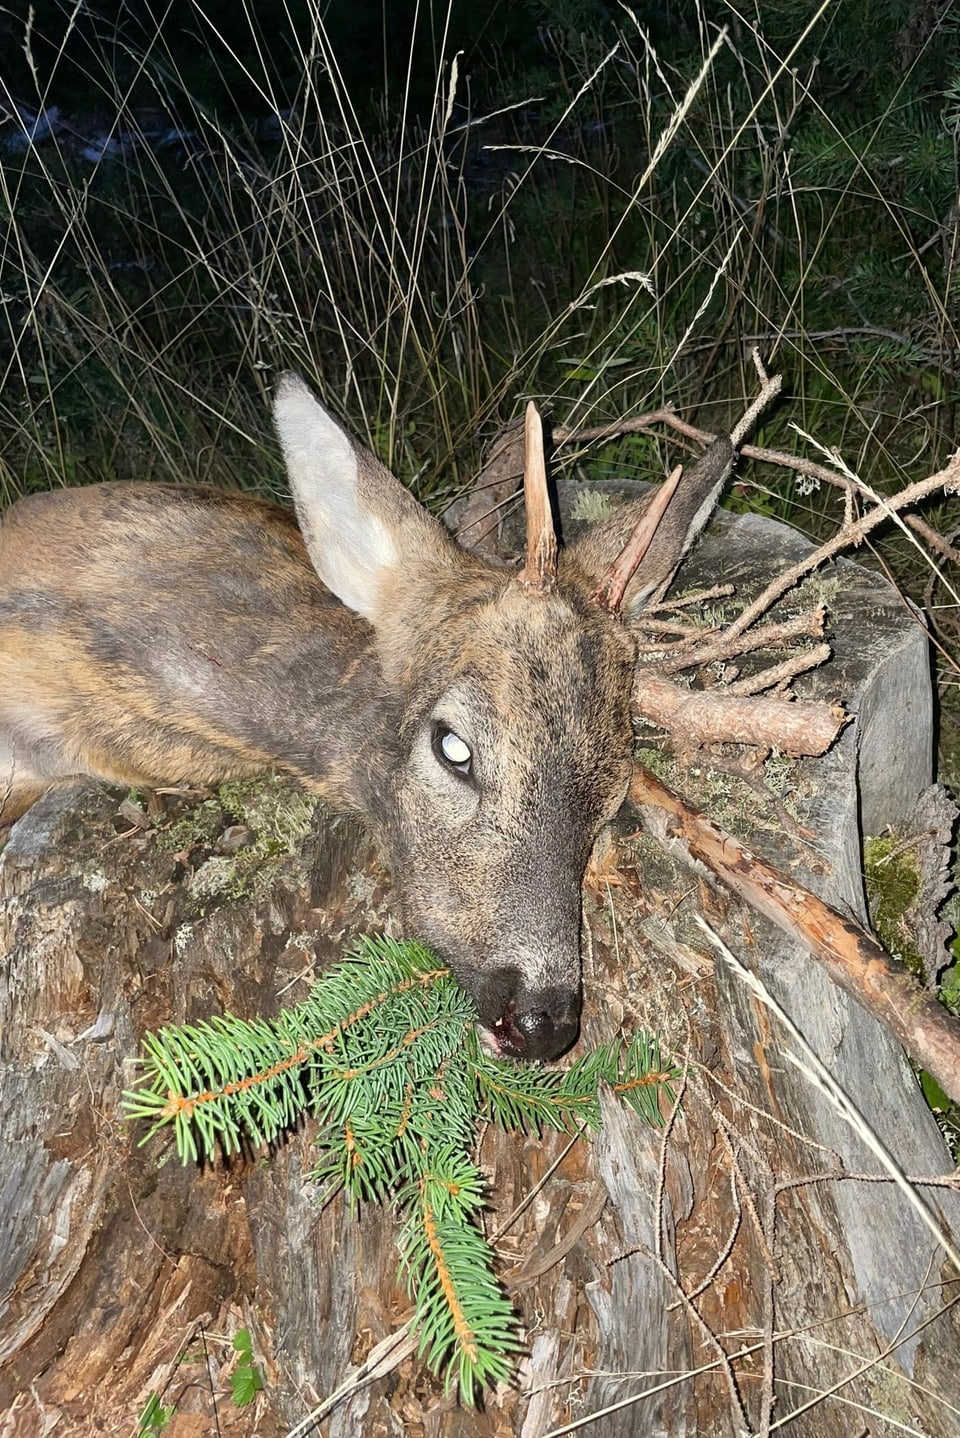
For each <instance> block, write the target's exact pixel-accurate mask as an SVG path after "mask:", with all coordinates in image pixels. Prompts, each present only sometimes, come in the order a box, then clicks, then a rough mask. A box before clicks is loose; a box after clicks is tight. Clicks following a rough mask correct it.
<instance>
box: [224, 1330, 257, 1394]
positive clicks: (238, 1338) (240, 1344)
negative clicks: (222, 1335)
mask: <svg viewBox="0 0 960 1438" xmlns="http://www.w3.org/2000/svg"><path fill="white" fill-rule="evenodd" d="M233 1351H234V1353H236V1354H237V1366H236V1368H235V1369H234V1370H233V1372H232V1373H231V1374H230V1392H231V1394H232V1395H233V1401H234V1403H235V1404H236V1405H237V1407H238V1408H246V1406H247V1404H248V1403H252V1402H253V1400H254V1398H256V1396H257V1394H258V1393H260V1392H262V1390H263V1379H262V1378H261V1376H260V1369H259V1368H258V1367H257V1365H256V1364H255V1363H254V1361H253V1339H252V1338H251V1337H250V1330H249V1328H238V1329H237V1331H236V1333H235V1334H234V1335H233Z"/></svg>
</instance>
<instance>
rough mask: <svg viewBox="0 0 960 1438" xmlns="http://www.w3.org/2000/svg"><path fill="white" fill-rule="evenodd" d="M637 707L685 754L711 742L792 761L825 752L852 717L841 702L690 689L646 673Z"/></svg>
mask: <svg viewBox="0 0 960 1438" xmlns="http://www.w3.org/2000/svg"><path fill="white" fill-rule="evenodd" d="M633 707H634V709H636V710H637V711H638V712H639V713H640V714H642V715H643V717H644V719H648V720H650V721H651V722H652V723H654V724H658V725H659V726H660V727H661V728H662V729H667V730H669V731H670V734H671V736H672V739H673V743H674V746H675V748H676V749H677V751H678V752H680V753H690V752H691V751H693V750H695V749H698V748H702V747H704V746H705V745H707V744H752V745H755V746H756V747H757V748H760V749H776V750H778V751H779V752H780V753H781V754H788V755H790V757H791V758H796V757H799V756H800V755H801V754H809V755H820V754H825V753H826V752H827V750H828V749H829V748H830V745H831V744H832V743H833V741H834V739H836V737H837V735H838V734H839V732H840V730H841V729H842V728H843V726H844V724H846V722H847V718H848V716H847V715H846V714H845V713H844V711H843V709H842V708H841V707H840V706H839V705H838V704H826V703H822V702H820V701H817V700H800V699H797V700H789V699H779V698H775V697H769V696H753V695H751V696H750V697H746V696H744V695H739V694H736V693H733V694H731V693H730V692H729V691H725V690H723V689H719V688H718V689H684V688H682V687H681V686H680V685H679V684H674V683H672V682H671V681H670V680H669V679H663V678H661V676H660V675H659V674H653V673H650V674H646V673H643V672H641V673H640V674H639V675H638V676H637V678H636V680H635V682H634V686H633Z"/></svg>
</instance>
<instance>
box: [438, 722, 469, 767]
mask: <svg viewBox="0 0 960 1438" xmlns="http://www.w3.org/2000/svg"><path fill="white" fill-rule="evenodd" d="M440 748H441V749H442V750H443V757H444V758H445V759H446V760H448V762H449V763H451V764H455V765H456V766H457V768H458V769H459V768H461V767H462V766H463V765H464V764H469V763H470V760H471V759H472V758H473V755H472V754H471V753H470V746H469V745H468V744H465V743H464V742H463V740H462V739H461V738H460V735H459V734H454V732H453V730H452V729H448V730H447V732H446V733H445V734H444V735H443V737H442V738H441V740H440Z"/></svg>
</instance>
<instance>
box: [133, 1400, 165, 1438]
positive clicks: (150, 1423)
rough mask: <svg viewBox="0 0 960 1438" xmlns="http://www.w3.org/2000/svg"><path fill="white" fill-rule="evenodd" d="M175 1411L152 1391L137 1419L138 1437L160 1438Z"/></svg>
mask: <svg viewBox="0 0 960 1438" xmlns="http://www.w3.org/2000/svg"><path fill="white" fill-rule="evenodd" d="M173 1412H174V1410H173V1408H172V1407H171V1406H170V1405H168V1404H166V1403H161V1402H160V1396H159V1394H157V1393H151V1394H150V1397H149V1398H148V1399H147V1401H146V1403H145V1404H144V1406H143V1412H142V1413H141V1414H140V1417H139V1419H138V1421H137V1438H159V1435H160V1434H161V1433H162V1432H163V1430H164V1428H166V1426H167V1424H168V1423H169V1422H170V1419H171V1418H172V1417H173Z"/></svg>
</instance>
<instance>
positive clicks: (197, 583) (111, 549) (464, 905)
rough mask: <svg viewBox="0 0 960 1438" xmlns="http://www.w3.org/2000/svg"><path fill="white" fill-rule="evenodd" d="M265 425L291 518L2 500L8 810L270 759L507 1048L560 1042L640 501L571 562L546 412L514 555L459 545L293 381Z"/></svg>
mask: <svg viewBox="0 0 960 1438" xmlns="http://www.w3.org/2000/svg"><path fill="white" fill-rule="evenodd" d="M529 409H530V410H531V411H532V410H533V407H532V406H530V407H529ZM275 418H276V425H277V430H278V432H279V436H280V441H281V444H282V447H283V451H284V455H285V458H286V463H287V468H288V472H289V478H290V485H291V489H292V491H293V496H294V500H295V502H296V512H297V517H296V519H295V518H294V516H293V515H292V514H291V513H289V512H288V511H286V510H284V509H282V508H280V507H278V506H276V505H273V504H269V503H265V502H263V501H261V500H257V499H252V498H249V497H247V496H242V495H237V494H227V493H222V492H218V491H216V490H214V489H202V488H188V487H185V488H178V487H176V486H172V485H165V484H104V485H96V486H91V487H88V488H79V489H69V490H61V491H58V492H55V493H49V494H39V495H30V496H29V497H27V498H25V499H22V500H20V501H19V502H18V503H17V504H15V505H14V506H13V507H12V508H11V509H10V510H9V511H8V512H7V513H6V514H5V515H3V517H2V523H0V823H4V824H6V823H9V822H10V821H12V820H13V819H15V818H17V817H18V815H20V814H22V813H23V811H24V810H25V809H26V808H27V807H28V806H29V805H30V804H31V803H33V801H34V800H35V799H36V798H38V797H39V795H40V794H41V793H43V792H44V791H45V790H46V789H48V788H49V787H50V786H51V785H52V784H54V783H56V782H57V781H59V780H62V779H66V778H68V777H70V776H76V775H81V774H89V775H93V776H95V777H97V778H100V779H102V780H105V781H106V782H107V783H113V784H121V785H147V786H155V785H160V784H165V783H176V782H178V781H182V780H189V781H192V782H195V783H202V784H216V783H218V782H219V781H221V780H223V779H226V778H228V777H236V776H239V775H244V774H248V773H252V772H255V771H257V770H260V769H264V768H267V767H269V766H270V765H271V764H275V765H278V766H279V767H280V768H282V769H284V770H286V771H288V772H290V773H292V774H294V775H296V776H297V778H298V779H299V780H300V781H301V782H302V783H303V784H304V785H305V786H306V788H307V789H309V790H310V791H311V792H312V793H315V794H318V795H320V796H322V797H323V798H324V799H326V800H328V801H329V802H331V803H332V804H334V805H336V806H340V807H342V808H346V809H350V810H354V811H357V812H359V813H360V814H361V815H362V816H364V817H365V819H366V820H367V822H368V823H369V824H370V825H371V826H372V827H373V830H374V832H375V834H376V835H377V837H378V840H379V843H380V845H381V847H382V849H383V851H384V853H385V856H386V858H387V860H388V862H389V864H390V867H391V869H392V872H393V877H394V882H395V885H396V888H397V891H398V894H399V898H400V903H401V908H402V912H403V918H404V922H405V925H406V931H407V932H408V933H409V934H410V935H411V937H413V936H416V937H418V938H420V939H422V940H423V941H424V942H425V943H428V944H429V945H430V946H431V947H433V948H434V949H435V950H436V951H437V952H438V953H439V954H441V955H442V956H443V957H444V959H445V960H446V961H447V962H448V963H449V964H450V966H451V968H452V970H453V972H454V974H455V975H456V977H457V979H458V980H459V981H460V983H461V984H462V985H463V987H464V988H465V989H466V990H467V992H468V993H469V994H470V996H471V997H472V999H473V1001H474V1003H475V1004H476V1007H477V1010H478V1012H479V1015H480V1020H481V1023H482V1024H483V1026H484V1027H485V1028H486V1029H487V1031H488V1033H489V1034H490V1035H492V1038H493V1041H494V1043H495V1044H496V1046H497V1047H498V1049H499V1050H500V1051H501V1052H503V1053H507V1054H511V1055H514V1056H521V1057H524V1058H531V1059H534V1058H539V1059H544V1058H552V1057H555V1056H556V1055H558V1054H560V1053H562V1052H563V1051H564V1050H565V1049H566V1048H568V1047H569V1046H570V1044H571V1043H572V1042H573V1041H574V1039H575V1037H576V1034H577V1029H578V1023H579V1012H580V902H581V899H580V890H581V883H582V879H583V874H584V870H585V867H586V863H587V859H588V856H589V853H590V849H591V847H592V845H593V843H594V840H595V839H596V836H597V834H598V832H599V830H600V828H601V827H602V825H603V824H604V823H605V822H607V821H608V820H609V819H611V818H612V817H613V815H614V814H615V813H616V811H617V809H618V808H619V806H620V804H621V803H622V801H623V798H624V795H625V793H626V789H627V781H628V777H629V772H630V757H631V742H632V741H631V727H630V692H631V681H632V675H633V663H634V644H633V640H632V639H631V637H630V634H629V632H628V630H627V629H626V628H625V627H624V625H623V624H622V623H621V621H620V619H619V617H618V615H617V614H616V613H615V612H612V611H613V610H614V609H615V607H616V601H613V602H611V601H610V600H609V598H607V602H606V604H605V603H604V602H603V599H602V598H601V597H600V596H602V594H603V589H602V576H603V571H604V569H605V568H606V566H607V565H608V564H609V563H610V561H611V559H613V558H614V557H615V556H616V554H617V552H618V551H619V549H620V548H621V546H622V545H623V542H624V540H625V539H626V538H627V537H628V535H629V534H630V531H631V529H632V528H633V526H634V524H635V522H636V521H637V519H638V513H639V510H642V509H643V508H644V503H645V502H644V501H639V502H638V503H637V504H634V505H632V506H629V505H628V506H626V507H625V509H624V510H623V511H621V512H619V514H618V515H616V516H615V517H614V518H613V519H612V520H610V521H606V522H605V523H604V524H602V525H600V526H598V527H596V528H595V529H594V531H593V532H592V533H591V534H590V535H589V536H588V537H587V539H586V540H584V541H583V542H582V543H580V544H577V545H573V546H571V547H570V548H568V549H565V550H561V552H560V554H559V556H558V555H557V552H556V544H555V540H554V538H553V528H552V522H551V520H550V513H549V503H548V501H547V499H546V484H545V477H544V474H543V458H542V449H540V450H539V453H538V451H537V444H538V442H539V433H540V432H539V425H538V423H536V424H535V423H534V422H533V420H534V419H535V411H533V419H532V418H531V415H530V414H528V458H529V462H528V475H527V487H528V544H527V560H526V564H525V566H524V568H523V570H522V571H520V572H518V571H516V570H514V569H512V568H510V567H509V566H504V565H497V564H495V563H491V562H490V561H488V560H485V559H481V558H480V557H478V556H476V555H473V554H471V553H469V552H468V551H466V550H464V549H462V548H461V547H460V546H459V545H458V544H457V543H456V542H455V541H454V540H453V539H452V538H451V537H450V535H449V534H448V533H447V532H446V530H445V529H444V528H443V526H442V525H441V524H440V523H439V522H438V521H437V520H436V519H434V518H433V517H431V516H430V515H429V514H428V513H427V512H426V510H424V509H423V508H422V507H421V506H420V505H419V504H418V503H417V502H416V500H415V499H414V498H413V497H412V495H410V494H409V493H408V491H407V490H406V489H405V488H404V487H403V485H402V484H401V483H400V481H399V480H397V479H395V478H394V477H393V475H391V474H390V473H389V472H388V471H387V470H386V469H385V468H384V467H383V466H382V465H381V464H380V463H379V462H378V461H377V460H376V459H375V458H374V457H373V455H372V454H370V453H368V452H367V451H366V450H365V449H363V448H361V447H360V446H358V445H357V444H355V443H354V442H353V441H352V440H351V439H349V438H348V437H347V435H346V434H345V433H344V432H343V431H342V430H341V429H340V428H339V426H338V425H337V424H335V423H334V421H333V420H332V419H331V418H330V416H329V415H328V414H327V413H326V412H325V410H323V409H322V408H321V407H320V405H319V404H318V403H317V401H316V400H315V399H314V397H313V395H312V394H311V392H310V391H309V390H308V389H307V388H306V386H305V385H304V384H303V383H302V382H301V381H300V380H298V379H297V378H296V377H293V376H288V377H287V378H285V379H284V380H283V381H282V382H281V384H280V387H279V390H278V393H277V397H276V403H275ZM732 462H733V451H732V448H731V446H730V443H729V441H727V440H717V441H716V442H715V443H714V445H713V446H712V447H711V448H710V449H709V450H708V451H707V452H706V453H705V455H704V456H703V457H702V458H701V460H700V461H699V463H698V464H697V465H696V466H695V467H694V469H693V470H691V473H690V474H689V476H687V477H685V478H684V480H683V483H682V484H681V485H680V487H679V489H678V491H677V493H676V495H675V496H674V497H673V499H672V500H671V502H670V506H669V509H668V510H667V514H666V519H665V520H664V521H663V522H661V524H660V527H659V529H657V530H656V533H655V534H654V537H653V541H652V543H651V544H650V545H649V548H648V551H647V554H646V558H645V559H644V561H643V563H642V564H641V565H640V568H639V569H638V570H637V573H636V575H635V576H634V578H633V580H632V583H631V587H630V591H629V592H628V596H627V598H628V600H629V601H630V602H633V601H634V600H635V599H636V598H637V596H639V597H641V598H642V597H644V596H646V595H648V594H649V593H650V592H651V590H653V589H655V588H656V587H658V586H659V585H660V584H661V583H662V582H664V581H666V580H668V579H669V577H670V576H671V574H672V572H673V570H674V569H675V568H676V565H677V564H678V562H679V560H680V557H681V555H682V553H683V552H684V550H685V548H686V547H687V545H688V544H689V543H690V542H691V540H692V538H693V536H694V535H695V533H696V532H697V530H698V529H699V527H700V526H701V525H702V524H703V522H704V520H705V519H706V517H707V515H708V514H709V512H710V510H711V509H712V507H713V504H714V502H715V499H716V496H717V492H718V490H719V488H720V486H721V484H722V483H723V481H724V479H725V478H726V476H727V474H728V473H729V471H730V467H731V464H732ZM664 493H666V491H664ZM297 520H299V528H298V524H297ZM598 580H599V581H601V588H600V589H598V588H597V585H598ZM608 592H609V591H608Z"/></svg>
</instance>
